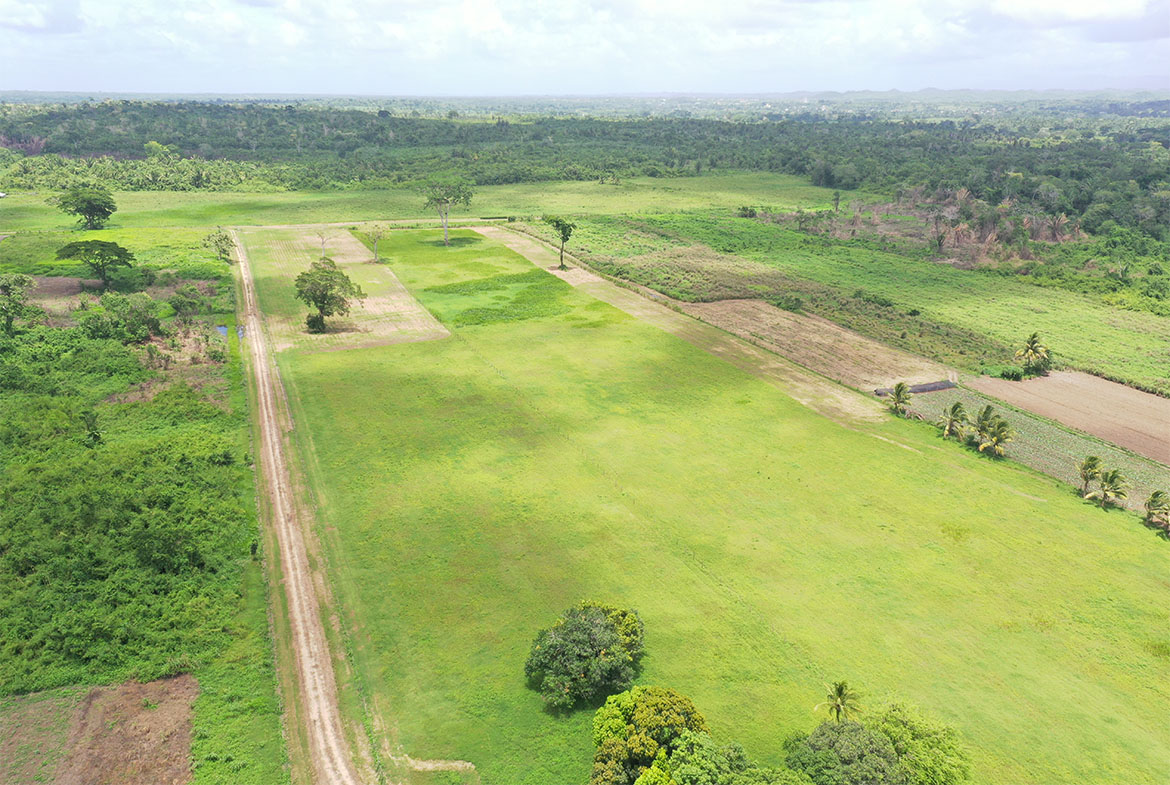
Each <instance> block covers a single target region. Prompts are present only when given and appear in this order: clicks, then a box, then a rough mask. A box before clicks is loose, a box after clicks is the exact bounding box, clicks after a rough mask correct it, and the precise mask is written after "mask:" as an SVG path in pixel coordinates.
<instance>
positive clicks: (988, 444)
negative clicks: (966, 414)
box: [979, 415, 1016, 456]
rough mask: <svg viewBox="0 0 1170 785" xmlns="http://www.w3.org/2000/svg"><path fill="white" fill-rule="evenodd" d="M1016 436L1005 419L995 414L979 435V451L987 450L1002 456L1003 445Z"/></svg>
mask: <svg viewBox="0 0 1170 785" xmlns="http://www.w3.org/2000/svg"><path fill="white" fill-rule="evenodd" d="M1014 438H1016V432H1015V431H1014V430H1013V429H1012V427H1011V426H1010V425H1008V422H1007V420H1005V419H1003V418H1002V417H999V416H998V415H997V416H996V418H995V420H994V421H993V422H992V423H991V425H990V427H988V428H987V429H986V430H985V432H984V433H983V434H982V435H981V436H980V437H979V452H988V453H991V454H992V455H996V456H1002V455H1003V453H1004V445H1005V444H1007V443H1008V442H1010V441H1011V440H1012V439H1014Z"/></svg>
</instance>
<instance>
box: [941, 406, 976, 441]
mask: <svg viewBox="0 0 1170 785" xmlns="http://www.w3.org/2000/svg"><path fill="white" fill-rule="evenodd" d="M968 422H969V420H968V419H967V410H966V409H964V408H963V402H962V401H955V402H954V403H952V404H951V405H950V408H948V409H943V412H942V416H940V417H939V418H938V420H937V421H936V423H937V424H938V427H939V428H942V435H943V438H944V439H947V438H949V437H951V436H954V437H955V438H956V439H961V438H962V437H963V426H965V425H966V424H967V423H968Z"/></svg>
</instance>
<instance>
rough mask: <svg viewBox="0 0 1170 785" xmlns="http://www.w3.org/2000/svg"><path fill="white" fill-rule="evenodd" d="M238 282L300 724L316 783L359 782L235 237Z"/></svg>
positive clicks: (279, 405) (273, 377)
mask: <svg viewBox="0 0 1170 785" xmlns="http://www.w3.org/2000/svg"><path fill="white" fill-rule="evenodd" d="M236 252H237V254H238V256H239V260H240V280H241V282H242V285H243V291H244V325H245V335H246V337H247V340H248V349H249V351H250V353H251V356H252V372H253V373H254V374H255V377H256V397H257V414H258V416H259V418H260V442H261V443H260V448H261V456H262V460H261V462H260V465H261V469H262V471H263V473H264V482H265V485H266V486H267V491H268V498H269V499H270V502H271V518H272V521H271V524H272V526H273V529H274V530H275V533H276V540H277V544H278V548H279V550H280V566H281V573H282V575H283V578H284V592H285V598H286V604H287V606H288V624H289V629H290V631H291V635H292V650H293V654H294V659H295V661H296V675H297V682H298V684H299V686H300V693H301V694H300V695H299V696H297V697H298V698H299V703H300V704H301V706H302V709H303V717H304V721H305V724H306V727H305V729H304V731H305V733H306V738H307V739H308V742H309V750H310V755H311V757H312V763H313V768H314V770H315V773H316V776H315V778H314V779H315V780H316V781H317V782H318V783H321V785H360V783H361V780H360V779H359V778H358V775H357V773H356V769H355V766H354V762H353V756H352V752H351V750H350V749H349V746H348V745H347V744H346V741H345V736H344V733H343V731H342V725H341V715H340V712H339V710H338V706H337V683H336V681H335V678H334V674H333V657H332V655H331V653H330V651H329V645H328V642H327V641H326V638H325V628H324V627H323V626H322V623H321V617H320V614H319V608H320V606H319V604H318V600H317V592H316V590H315V588H314V586H313V578H312V573H311V571H310V567H309V558H308V553H307V551H306V547H305V534H304V532H303V530H302V528H301V524H300V521H299V520H298V518H297V512H296V504H295V500H294V498H293V492H292V483H291V481H290V479H289V471H288V465H287V464H286V462H285V455H284V446H283V430H282V427H281V423H282V422H287V421H288V420H287V410H286V409H285V408H284V407H285V402H284V400H283V398H282V397H281V395H280V386H279V378H278V376H277V371H276V368H275V366H274V365H273V363H272V357H271V355H270V353H269V349H268V342H267V339H266V338H265V335H264V328H263V325H262V324H261V317H260V310H259V308H258V307H257V304H256V292H255V289H254V287H253V285H252V272H251V270H250V268H249V267H248V257H247V255H246V254H245V252H244V247H243V244H242V243H240V242H239V238H238V237H237V238H236Z"/></svg>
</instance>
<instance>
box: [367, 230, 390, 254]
mask: <svg viewBox="0 0 1170 785" xmlns="http://www.w3.org/2000/svg"><path fill="white" fill-rule="evenodd" d="M389 231H390V229H389V227H387V226H386V224H370V225H369V226H367V227H366V237H369V238H370V242H371V243H372V244H373V246H374V261H375V262H377V261H379V257H378V243H379V242H380V241H381V240H382V238H383V237H385V236H386V235H387V233H389Z"/></svg>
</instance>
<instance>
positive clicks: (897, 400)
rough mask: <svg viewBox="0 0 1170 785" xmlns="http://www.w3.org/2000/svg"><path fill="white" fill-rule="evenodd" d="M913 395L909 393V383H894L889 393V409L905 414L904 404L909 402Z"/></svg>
mask: <svg viewBox="0 0 1170 785" xmlns="http://www.w3.org/2000/svg"><path fill="white" fill-rule="evenodd" d="M913 397H914V396H913V395H911V394H910V385H908V384H906V382H898V383H897V384H895V385H894V391H893V392H892V393H890V409H891V410H892V411H893V412H894V414H898V415H904V414H906V405H907V404H909V403H910V399H911V398H913Z"/></svg>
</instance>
